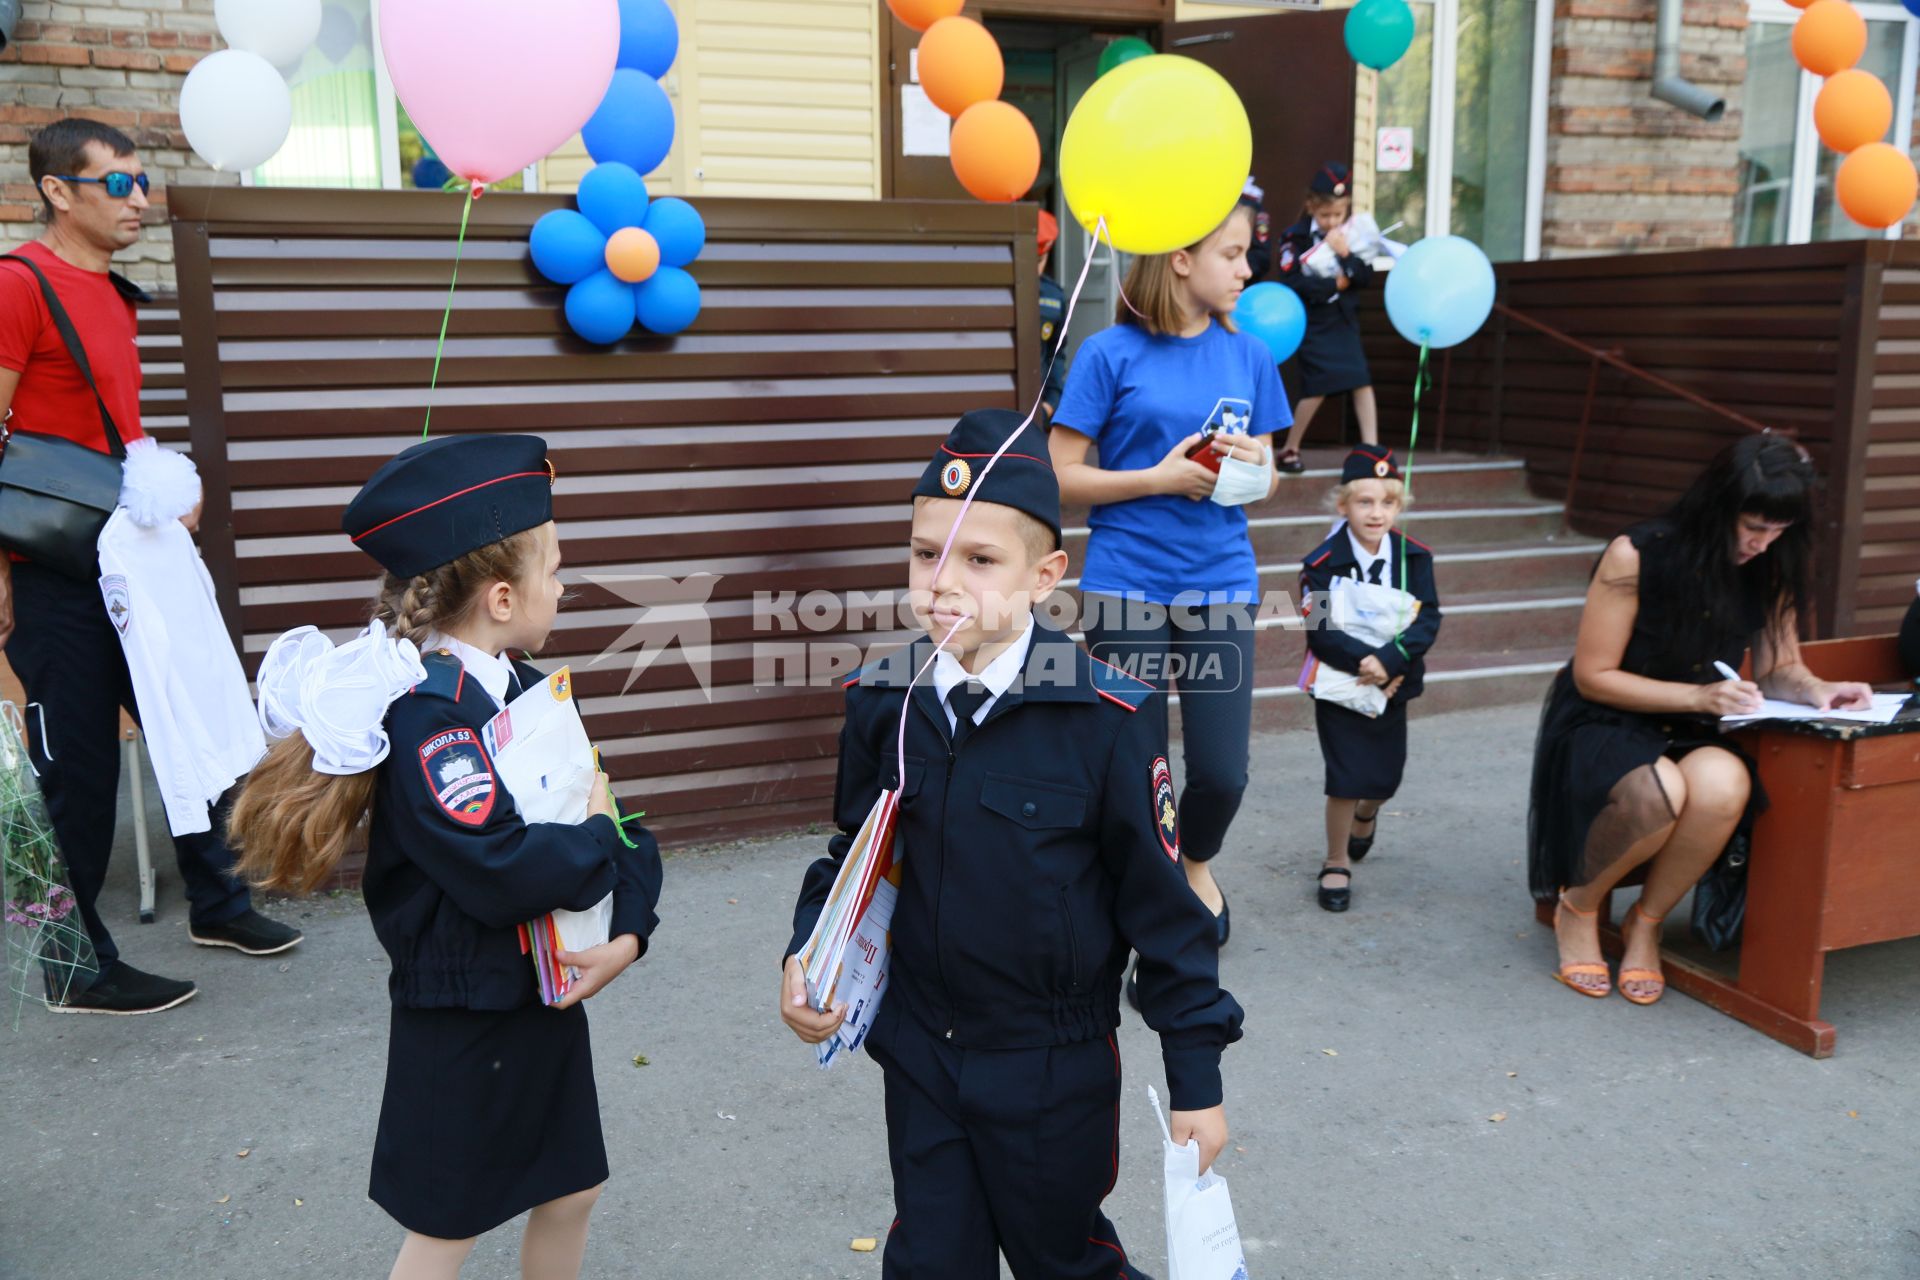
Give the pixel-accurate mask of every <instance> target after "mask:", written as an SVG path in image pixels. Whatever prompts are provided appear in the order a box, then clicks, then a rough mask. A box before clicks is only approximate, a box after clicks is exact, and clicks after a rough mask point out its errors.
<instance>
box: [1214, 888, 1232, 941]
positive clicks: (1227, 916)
mask: <svg viewBox="0 0 1920 1280" xmlns="http://www.w3.org/2000/svg"><path fill="white" fill-rule="evenodd" d="M1213 933H1214V936H1215V937H1216V938H1218V939H1219V940H1220V945H1221V946H1223V947H1224V946H1226V945H1227V939H1228V938H1229V937H1231V936H1232V935H1233V908H1232V907H1231V906H1230V905H1228V903H1227V895H1226V894H1224V893H1223V894H1221V895H1220V914H1219V915H1217V916H1215V917H1214V918H1213Z"/></svg>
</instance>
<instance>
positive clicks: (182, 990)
mask: <svg viewBox="0 0 1920 1280" xmlns="http://www.w3.org/2000/svg"><path fill="white" fill-rule="evenodd" d="M199 993H200V989H199V988H198V987H196V986H194V985H193V984H192V983H191V982H178V981H175V980H174V979H172V978H161V977H156V976H155V975H153V974H151V973H142V972H140V971H139V970H138V969H136V968H134V967H133V966H132V965H130V964H124V963H122V962H121V961H118V960H115V961H114V962H113V964H112V965H111V966H110V967H109V968H108V969H107V970H106V972H104V973H102V974H101V975H100V977H99V979H98V980H97V981H96V982H95V983H94V984H93V985H92V986H91V987H88V988H87V989H86V990H85V991H69V992H67V995H66V998H65V999H64V1000H56V999H54V998H53V997H52V996H48V997H47V1008H48V1009H49V1010H51V1011H52V1012H54V1013H113V1014H122V1015H125V1014H135V1013H158V1012H160V1011H161V1010H162V1009H171V1008H173V1007H174V1006H175V1005H177V1004H185V1003H186V1002H187V1001H189V1000H191V999H193V998H194V996H196V995H198V994H199Z"/></svg>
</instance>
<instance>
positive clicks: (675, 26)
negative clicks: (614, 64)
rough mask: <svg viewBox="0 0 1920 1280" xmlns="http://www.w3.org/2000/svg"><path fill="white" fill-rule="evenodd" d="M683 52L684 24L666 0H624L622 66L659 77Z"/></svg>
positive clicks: (621, 28) (621, 17)
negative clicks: (675, 18) (681, 35)
mask: <svg viewBox="0 0 1920 1280" xmlns="http://www.w3.org/2000/svg"><path fill="white" fill-rule="evenodd" d="M679 52H680V24H679V23H677V22H675V21H674V20H673V10H671V9H669V8H667V5H666V0H620V58H619V62H620V65H621V66H623V67H628V68H631V69H632V70H634V71H638V72H640V73H641V74H642V75H648V76H652V77H653V78H654V79H655V80H658V79H659V78H660V77H661V76H663V75H665V74H667V68H668V67H671V66H672V65H673V60H674V58H675V57H676V56H677V55H678V54H679Z"/></svg>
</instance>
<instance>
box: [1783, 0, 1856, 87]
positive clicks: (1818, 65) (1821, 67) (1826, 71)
mask: <svg viewBox="0 0 1920 1280" xmlns="http://www.w3.org/2000/svg"><path fill="white" fill-rule="evenodd" d="M1866 51H1867V20H1866V19H1865V18H1863V17H1861V16H1860V14H1859V12H1858V11H1857V10H1856V9H1855V8H1854V7H1853V6H1852V5H1850V4H1848V3H1847V0H1813V3H1812V4H1810V5H1808V6H1807V8H1806V12H1804V13H1802V14H1801V15H1800V17H1799V19H1798V20H1797V21H1796V22H1795V23H1794V24H1793V56H1794V57H1795V58H1796V59H1797V60H1798V61H1799V63H1800V65H1801V66H1803V67H1805V68H1806V69H1807V70H1809V71H1811V72H1813V74H1815V75H1817V76H1836V75H1839V74H1840V73H1841V72H1842V71H1845V70H1846V69H1847V68H1848V67H1851V66H1852V65H1853V64H1854V63H1856V62H1858V61H1860V55H1861V54H1863V53H1865V52H1866Z"/></svg>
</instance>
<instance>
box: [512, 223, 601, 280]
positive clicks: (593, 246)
mask: <svg viewBox="0 0 1920 1280" xmlns="http://www.w3.org/2000/svg"><path fill="white" fill-rule="evenodd" d="M528 243H529V245H530V246H531V248H532V249H533V265H534V266H535V267H536V268H538V269H539V271H540V274H541V275H543V276H545V277H546V278H547V279H549V280H551V281H553V282H554V283H555V284H577V283H579V282H580V281H582V280H585V279H586V278H587V277H588V276H590V275H592V274H593V273H594V272H596V271H599V270H602V269H603V268H605V266H606V265H607V238H606V236H604V235H602V234H601V232H600V228H598V227H596V226H594V225H593V223H592V222H590V221H589V220H588V219H587V218H585V217H584V216H582V215H581V214H578V213H575V212H574V211H573V210H571V209H555V210H554V211H553V212H551V213H544V214H541V215H540V221H538V222H536V223H534V224H533V232H532V234H531V235H530V236H528Z"/></svg>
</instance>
